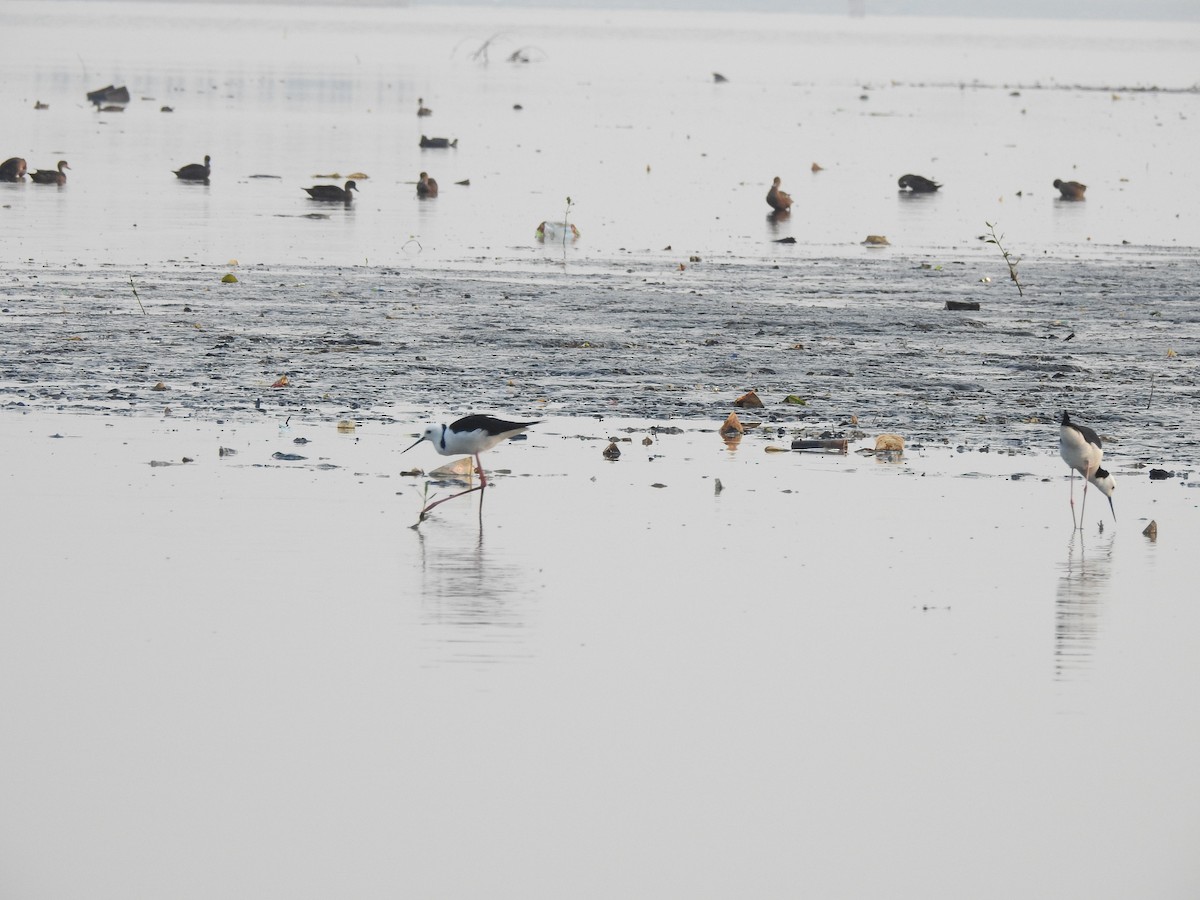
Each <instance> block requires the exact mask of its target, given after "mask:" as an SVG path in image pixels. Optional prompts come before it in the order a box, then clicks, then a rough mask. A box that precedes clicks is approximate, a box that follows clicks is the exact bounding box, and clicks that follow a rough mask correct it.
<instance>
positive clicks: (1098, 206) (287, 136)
mask: <svg viewBox="0 0 1200 900" xmlns="http://www.w3.org/2000/svg"><path fill="white" fill-rule="evenodd" d="M4 10H5V19H6V26H5V31H6V52H5V55H4V59H3V60H0V77H2V78H3V82H4V85H5V91H4V100H3V114H4V119H5V122H6V128H5V138H4V141H5V144H4V146H3V147H0V154H3V155H4V156H10V155H20V156H23V157H25V158H27V159H28V161H29V164H30V166H31V168H35V167H36V168H49V167H53V165H54V164H55V162H56V161H57V160H58V159H60V158H66V159H67V160H68V161H69V162H70V164H71V167H72V169H71V172H70V182H69V183H68V185H67V186H66V188H64V189H62V190H54V189H51V190H45V189H42V188H40V187H35V186H32V185H28V184H26V185H3V186H2V187H0V207H2V208H0V213H3V217H4V222H5V225H6V229H7V230H8V231H9V233H10V234H11V235H12V236H13V237H12V239H11V241H10V247H11V252H10V254H9V258H10V259H12V258H19V259H25V260H31V261H34V262H35V263H62V262H69V261H82V262H85V263H91V262H118V263H132V264H138V263H147V262H149V263H154V262H159V261H163V260H167V259H188V260H198V261H206V262H224V261H225V260H227V259H229V258H237V259H239V260H240V261H242V262H243V263H249V262H268V263H278V262H284V261H305V262H316V263H332V264H340V265H344V264H356V263H363V262H364V261H368V262H370V263H372V264H383V265H396V264H416V265H419V264H422V263H425V262H429V263H431V264H435V265H445V264H447V263H450V262H453V263H457V264H470V265H482V266H485V267H511V266H516V265H521V264H529V263H536V262H538V261H539V260H542V259H544V258H546V257H547V256H552V255H553V254H552V253H551V249H549V248H545V247H541V246H539V245H537V244H536V242H535V241H534V231H535V228H536V226H537V224H538V223H539V222H540V221H542V220H545V219H548V218H550V219H553V218H561V216H562V215H563V213H564V211H565V209H566V198H567V197H568V196H569V197H570V198H571V200H572V202H573V204H574V205H573V207H572V209H571V212H570V217H571V219H572V220H573V221H575V222H576V223H577V224H578V226H579V228H580V230H581V232H582V233H583V238H582V240H581V241H580V242H579V243H578V244H577V245H575V246H574V247H571V248H570V249H569V253H570V256H571V258H573V259H576V260H580V261H586V260H588V259H621V258H625V257H627V256H639V257H645V256H646V255H647V254H651V255H654V254H662V253H663V252H664V248H667V247H670V248H672V250H671V251H668V252H666V256H667V257H668V258H669V259H672V260H674V261H677V262H678V261H683V262H686V261H687V258H688V256H690V255H695V254H700V255H703V256H704V257H717V256H730V255H731V256H733V257H735V258H751V259H756V258H771V257H774V256H776V255H778V254H780V253H787V254H790V255H798V254H806V253H814V252H815V253H819V254H820V255H829V254H837V255H845V256H847V257H849V258H855V257H859V256H862V255H863V254H864V253H866V252H867V251H865V250H864V249H863V248H862V246H861V244H860V242H861V241H862V240H863V239H864V238H865V237H866V235H868V234H882V235H886V236H887V237H889V239H890V240H891V241H892V243H893V245H895V246H897V247H900V248H904V249H907V250H914V249H917V250H920V251H923V252H930V253H933V254H935V255H936V254H943V255H944V254H946V253H949V252H952V251H955V250H962V249H964V248H968V247H971V246H973V245H974V244H975V243H976V239H977V236H978V235H979V234H980V233H981V232H982V231H983V230H984V222H985V221H991V222H998V223H999V224H1000V228H1001V231H1003V232H1004V233H1005V234H1006V235H1007V236H1008V238H1009V240H1010V242H1011V243H1012V244H1013V245H1014V249H1016V250H1018V251H1019V252H1021V253H1022V254H1026V255H1030V254H1040V253H1042V252H1045V251H1049V252H1052V253H1068V254H1076V253H1078V254H1084V255H1094V254H1103V253H1104V252H1105V248H1106V247H1109V246H1113V245H1120V244H1121V242H1122V241H1129V242H1131V243H1132V244H1134V245H1138V246H1143V245H1155V246H1158V245H1161V246H1164V247H1172V248H1177V247H1180V246H1185V247H1195V246H1197V245H1200V221H1198V217H1197V213H1196V211H1195V204H1194V203H1189V202H1188V198H1194V197H1195V196H1198V195H1200V176H1198V175H1197V174H1196V172H1195V167H1194V166H1192V165H1191V164H1190V162H1191V148H1193V147H1195V146H1197V145H1198V144H1200V115H1197V113H1198V112H1200V110H1198V109H1197V103H1198V101H1200V94H1197V93H1196V92H1195V91H1194V90H1190V91H1187V92H1183V93H1176V92H1134V91H1132V90H1130V89H1134V88H1150V87H1161V88H1169V89H1181V88H1183V89H1194V87H1195V86H1196V84H1197V83H1198V82H1200V70H1197V68H1196V65H1195V60H1196V59H1197V58H1200V27H1198V26H1196V25H1194V24H1191V25H1172V24H1169V23H1167V24H1164V23H1156V24H1146V25H1136V24H1130V23H1121V24H1105V23H1087V24H1075V25H1072V26H1071V27H1070V30H1069V34H1066V35H1064V29H1065V26H1062V25H1060V24H1056V23H1047V22H1019V21H1018V22H1011V21H1010V22H984V21H980V20H971V21H955V20H922V19H895V20H887V19H872V18H867V19H861V20H851V19H830V18H816V17H813V18H809V17H801V16H772V15H750V16H732V15H722V14H696V15H685V14H665V13H637V12H622V13H594V12H572V13H565V12H558V13H554V12H548V11H539V12H521V11H505V12H500V11H494V10H464V9H452V10H430V9H421V8H419V7H417V8H407V9H370V8H365V9H364V8H345V9H340V8H337V9H335V8H322V7H303V8H293V7H287V6H261V7H256V6H245V5H241V6H227V5H206V4H196V5H193V4H171V5H163V4H154V3H145V4H142V3H134V4H109V3H75V2H63V3H51V4H44V3H29V2H12V0H9V2H5V3H4ZM489 38H493V39H494V40H493V43H492V44H491V45H490V52H489V53H488V62H487V64H483V63H482V62H481V61H479V60H478V59H475V58H473V56H474V54H475V53H476V52H477V51H478V50H479V49H480V47H481V46H482V44H483V42H484V41H485V40H487V39H489ZM518 50H519V51H521V52H523V53H524V54H525V56H526V57H527V58H528V59H529V60H530V62H528V63H525V64H518V63H510V62H507V61H506V59H507V56H508V55H509V54H511V53H512V52H513V51H518ZM618 60H619V64H618ZM714 71H719V72H721V73H722V74H724V75H725V76H726V77H727V78H728V79H729V81H728V82H727V83H724V84H716V83H714V81H713V77H712V72H714ZM109 83H118V84H127V85H128V86H129V88H130V91H131V93H132V95H133V100H132V102H131V103H130V105H129V106H128V108H127V109H125V111H124V112H121V113H97V112H95V111H94V110H93V109H91V108H90V107H89V106H88V104H87V103H86V101H85V98H84V95H85V93H86V92H87V91H88V90H91V89H94V88H97V87H101V86H103V85H106V84H109ZM419 97H420V98H423V99H424V100H425V103H426V105H427V106H429V107H431V108H432V109H433V110H434V114H433V115H432V116H431V117H428V118H422V119H418V118H417V116H416V114H415V113H416V108H417V99H418V98H419ZM37 100H40V101H42V102H43V103H48V104H49V106H50V108H49V109H48V110H34V102H35V101H37ZM517 104H519V105H521V106H522V107H523V108H522V109H521V110H516V109H514V105H517ZM163 105H170V106H171V107H173V108H174V110H175V111H174V112H173V113H170V114H167V113H161V112H159V109H160V107H162V106H163ZM422 133H428V134H430V135H431V136H445V137H450V138H457V139H458V141H459V144H458V147H457V148H456V149H454V150H448V151H445V150H444V151H430V150H426V151H422V150H421V149H419V147H418V141H419V137H420V135H421V134H422ZM205 154H210V155H211V156H212V157H213V160H214V163H213V166H214V176H213V179H212V182H211V184H210V185H209V186H207V187H205V186H197V185H188V184H181V183H177V182H176V180H175V179H174V177H173V176H172V175H171V170H173V169H176V168H178V167H180V166H181V165H183V164H186V163H189V162H197V161H199V160H200V159H201V158H202V157H203V156H204V155H205ZM813 162H818V163H820V164H821V165H822V166H824V167H825V171H823V172H820V173H818V174H815V175H814V174H813V173H812V171H811V164H812V163H813ZM422 170H428V171H429V172H430V173H431V174H433V175H434V177H435V178H437V179H438V181H439V182H440V183H441V185H442V189H443V190H442V196H441V197H439V198H438V200H437V201H436V202H426V203H421V202H418V201H417V200H416V198H415V194H414V189H413V182H415V180H416V178H417V175H418V173H419V172H420V171H422ZM335 172H336V173H341V174H346V173H351V172H362V173H365V174H367V175H369V176H370V178H369V179H366V180H364V181H363V183H362V184H361V186H360V187H361V189H362V193H361V195H360V197H359V198H358V202H357V203H356V204H355V205H354V207H353V208H352V209H348V210H347V209H342V208H340V207H335V208H333V209H328V208H325V209H320V210H319V211H320V212H323V213H325V214H327V215H328V216H329V218H321V219H315V220H313V219H306V218H303V216H305V215H306V214H309V213H313V212H314V211H318V205H317V204H314V203H312V202H311V201H308V200H307V199H306V196H305V195H304V194H303V193H302V191H301V190H300V189H301V187H302V186H307V185H311V184H312V183H313V176H314V175H317V174H331V173H335ZM906 172H917V173H922V174H925V175H927V176H930V177H933V178H936V179H937V180H939V181H941V182H943V183H944V184H945V188H944V189H943V191H942V192H941V193H939V194H938V195H936V196H932V197H928V196H927V197H905V196H900V195H899V193H898V191H897V189H896V179H897V178H898V177H899V176H900V175H902V174H904V173H906ZM255 175H272V176H277V177H275V178H269V179H260V178H253V177H251V176H255ZM774 175H779V176H781V177H782V178H783V180H784V187H785V188H787V189H789V190H791V191H792V192H793V194H794V196H795V197H796V200H797V203H796V206H795V209H794V211H793V213H792V215H791V217H790V219H789V220H787V221H783V222H778V221H772V220H769V219H768V217H767V212H768V208H767V207H766V205H765V203H764V202H763V196H764V195H765V192H766V188H767V186H768V185H769V183H770V180H771V178H772V177H773V176H774ZM1055 178H1064V179H1075V180H1079V181H1083V182H1085V183H1087V184H1089V185H1090V192H1089V195H1088V197H1089V199H1088V200H1087V201H1086V202H1085V203H1064V202H1061V201H1059V200H1056V199H1055V195H1056V192H1055V190H1054V189H1053V188H1052V187H1051V184H1050V183H1051V181H1053V180H1054V179H1055ZM467 179H469V180H470V182H471V184H470V187H459V186H456V185H455V184H454V182H457V181H461V180H467ZM781 237H794V238H796V239H797V241H798V242H799V244H800V246H798V247H794V248H780V247H778V246H777V245H774V244H772V243H770V242H771V241H772V240H774V239H777V238H781ZM558 252H559V253H560V254H561V248H559V249H558ZM884 252H887V251H884Z"/></svg>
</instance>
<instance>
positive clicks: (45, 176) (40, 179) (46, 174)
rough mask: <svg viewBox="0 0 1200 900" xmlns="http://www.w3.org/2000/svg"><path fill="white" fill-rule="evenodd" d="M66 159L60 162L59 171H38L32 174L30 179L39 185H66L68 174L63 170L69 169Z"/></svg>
mask: <svg viewBox="0 0 1200 900" xmlns="http://www.w3.org/2000/svg"><path fill="white" fill-rule="evenodd" d="M69 168H71V167H70V166H68V165H67V161H66V160H65V159H60V160H59V161H58V169H57V171H56V170H54V169H38V170H37V171H36V172H30V173H29V177H30V179H31V180H32V181H35V182H37V183H38V184H66V183H67V173H66V172H64V171H63V169H69Z"/></svg>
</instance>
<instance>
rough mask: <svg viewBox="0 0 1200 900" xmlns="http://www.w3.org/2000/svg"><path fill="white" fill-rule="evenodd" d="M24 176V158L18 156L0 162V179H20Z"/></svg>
mask: <svg viewBox="0 0 1200 900" xmlns="http://www.w3.org/2000/svg"><path fill="white" fill-rule="evenodd" d="M24 177H25V160H23V159H21V157H19V156H14V157H12V159H6V160H5V161H4V162H2V163H0V181H21V180H22V179H23V178H24Z"/></svg>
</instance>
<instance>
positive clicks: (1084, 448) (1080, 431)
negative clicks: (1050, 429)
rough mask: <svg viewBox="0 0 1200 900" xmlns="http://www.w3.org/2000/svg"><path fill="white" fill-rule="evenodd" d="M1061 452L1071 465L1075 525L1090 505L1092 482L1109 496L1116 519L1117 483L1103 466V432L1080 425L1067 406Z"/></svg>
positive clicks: (1059, 446) (1110, 506)
mask: <svg viewBox="0 0 1200 900" xmlns="http://www.w3.org/2000/svg"><path fill="white" fill-rule="evenodd" d="M1058 452H1059V453H1060V454H1062V458H1063V462H1065V463H1066V464H1067V465H1068V466H1070V467H1071V519H1072V521H1074V522H1075V527H1076V528H1079V527H1080V525H1079V523H1080V522H1081V521H1083V513H1084V510H1086V509H1087V488H1088V484H1089V482H1090V483H1091V484H1094V485H1095V486H1096V490H1098V491H1100V493H1102V494H1103V495H1104V496H1105V497H1107V498H1108V508H1109V509H1111V510H1112V514H1113V519H1114V520H1115V519H1116V518H1117V510H1116V508H1115V507H1114V506H1113V501H1112V495H1113V491H1114V490H1116V488H1117V483H1116V482H1115V481H1114V480H1113V477H1112V475H1110V474H1109V473H1108V472H1107V471H1105V470H1104V469H1102V468H1101V467H1100V461H1101V460H1102V459H1103V458H1104V450H1103V448H1102V446H1101V443H1100V435H1098V434H1096V432H1094V431H1092V429H1090V428H1088V427H1087V426H1086V425H1076V424H1075V423H1074V422H1072V421H1071V417H1070V416H1069V415H1067V411H1066V410H1063V414H1062V425H1061V427H1060V428H1059V432H1058ZM1076 472H1078V473H1079V474H1080V475H1082V476H1083V503H1082V505H1081V506H1080V509H1079V518H1078V519H1076V518H1075V473H1076Z"/></svg>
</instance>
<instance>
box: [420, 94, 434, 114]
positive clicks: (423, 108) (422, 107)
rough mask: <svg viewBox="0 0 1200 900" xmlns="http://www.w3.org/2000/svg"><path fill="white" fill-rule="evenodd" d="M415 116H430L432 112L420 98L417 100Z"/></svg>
mask: <svg viewBox="0 0 1200 900" xmlns="http://www.w3.org/2000/svg"><path fill="white" fill-rule="evenodd" d="M417 115H418V116H432V115H433V110H432V109H430V108H429V107H428V106H426V105H425V101H424V100H423V99H421V98H420V97H418V98H417Z"/></svg>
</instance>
